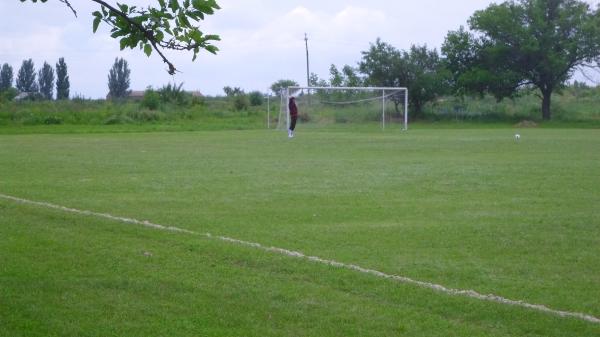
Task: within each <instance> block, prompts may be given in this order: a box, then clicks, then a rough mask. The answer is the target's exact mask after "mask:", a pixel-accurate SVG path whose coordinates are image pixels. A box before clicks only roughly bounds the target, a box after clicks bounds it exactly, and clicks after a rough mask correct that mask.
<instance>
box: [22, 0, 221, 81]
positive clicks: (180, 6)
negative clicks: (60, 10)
mask: <svg viewBox="0 0 600 337" xmlns="http://www.w3.org/2000/svg"><path fill="white" fill-rule="evenodd" d="M20 1H21V2H25V1H28V0H20ZM30 1H32V2H38V0H30ZM89 1H92V2H95V3H97V4H99V5H100V10H99V11H96V12H94V13H93V14H92V15H93V16H94V21H93V30H94V32H96V30H97V29H98V26H99V25H100V23H101V22H104V23H105V24H106V25H108V26H109V27H110V29H111V36H112V37H113V38H115V39H119V42H120V46H121V49H125V48H131V49H133V48H136V47H139V48H140V49H143V50H144V52H145V53H146V54H147V55H148V56H150V54H151V53H152V51H156V52H157V53H158V54H159V55H160V57H161V58H162V60H163V62H165V63H166V64H167V66H168V72H169V73H170V74H174V73H175V71H176V68H175V66H174V65H173V64H172V63H171V62H170V61H169V60H168V59H167V58H166V57H165V55H164V54H163V51H162V50H163V49H171V50H187V51H192V52H193V60H195V59H196V56H197V55H198V53H199V51H200V50H201V49H204V50H206V51H208V52H210V53H213V54H215V53H216V52H217V51H218V48H217V47H216V46H214V45H213V44H212V43H213V41H218V40H220V38H219V36H218V35H211V34H204V33H203V32H202V31H201V30H200V29H199V28H198V27H197V23H199V22H200V21H201V20H204V18H205V16H206V15H210V14H213V13H214V12H215V10H217V9H220V7H219V5H217V3H216V1H215V0H157V2H158V3H157V4H156V5H154V6H148V7H138V6H132V5H128V4H125V3H117V4H116V5H111V4H110V3H109V2H108V1H103V0H89ZM39 2H47V0H39ZM60 2H62V3H64V4H66V5H67V6H68V7H69V8H70V9H71V10H72V11H73V13H74V14H75V15H77V12H76V10H75V8H73V6H72V5H71V3H70V0H60Z"/></svg>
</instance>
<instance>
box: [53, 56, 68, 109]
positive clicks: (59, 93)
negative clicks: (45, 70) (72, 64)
mask: <svg viewBox="0 0 600 337" xmlns="http://www.w3.org/2000/svg"><path fill="white" fill-rule="evenodd" d="M70 87H71V84H70V83H69V75H68V71H67V63H66V62H65V59H64V58H63V57H61V58H60V59H58V63H56V99H57V100H61V99H69V90H70Z"/></svg>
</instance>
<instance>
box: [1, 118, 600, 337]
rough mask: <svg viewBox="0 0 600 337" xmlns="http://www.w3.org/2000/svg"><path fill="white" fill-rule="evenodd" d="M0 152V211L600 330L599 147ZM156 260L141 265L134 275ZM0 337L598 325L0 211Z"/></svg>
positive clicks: (63, 140)
mask: <svg viewBox="0 0 600 337" xmlns="http://www.w3.org/2000/svg"><path fill="white" fill-rule="evenodd" d="M514 132H515V130H514V129H502V128H488V129H463V130H455V129H421V128H417V129H415V130H413V131H409V132H407V133H401V132H368V131H364V130H363V131H361V132H355V131H353V130H343V129H340V130H335V131H306V132H304V131H303V130H302V129H300V130H299V131H298V136H297V138H294V139H292V140H288V139H287V138H285V136H284V135H283V134H282V133H279V132H274V131H217V132H171V133H118V134H71V135H65V134H63V135H35V134H33V135H3V136H0V144H1V146H0V158H2V160H1V161H0V172H2V174H1V175H0V193H4V194H9V195H14V196H18V197H22V198H27V199H32V200H39V201H47V202H52V203H56V204H60V205H65V206H68V207H74V208H80V209H88V210H93V211H97V212H106V213H110V214H114V215H119V216H126V217H133V218H137V219H148V220H151V221H153V222H156V223H160V224H165V225H174V226H178V227H181V228H186V229H190V230H194V231H198V232H201V233H204V232H210V233H213V234H220V235H226V236H230V237H235V238H238V239H243V240H248V241H255V242H260V243H262V244H264V245H267V246H277V247H283V248H287V249H292V250H300V251H302V252H304V253H306V254H310V255H317V256H320V257H323V258H328V259H334V260H337V261H340V262H345V263H353V264H358V265H361V266H363V267H366V268H372V269H377V270H380V271H383V272H386V273H389V274H397V275H403V276H407V277H411V278H414V279H418V280H422V281H428V282H434V283H439V284H443V285H445V286H448V287H452V288H460V289H474V290H476V291H478V292H480V293H485V294H487V293H493V294H496V295H500V296H504V297H507V298H511V299H518V300H524V301H527V302H530V303H537V304H544V305H547V306H550V307H552V308H554V309H560V310H568V311H577V312H583V313H586V314H590V315H594V316H596V317H598V316H600V302H599V301H598V298H600V287H598V284H600V260H599V259H598V256H599V255H600V210H599V208H598V205H600V194H599V193H598V191H599V190H600V176H599V175H598V169H600V153H599V152H598V148H600V130H580V129H525V130H520V131H519V132H520V133H521V135H522V138H521V141H520V142H518V143H517V142H515V141H514V139H513V134H514ZM144 252H151V253H152V256H144V254H143V253H144ZM0 260H1V261H3V263H1V264H0V304H1V305H0V326H4V327H6V328H5V329H0V336H1V335H2V334H4V335H5V336H19V335H23V336H47V335H60V336H68V335H73V336H81V335H86V336H96V335H97V336H101V335H102V336H106V335H140V336H161V335H169V336H192V335H200V336H202V335H210V336H232V335H233V336H298V335H303V336H304V335H306V336H323V335H327V336H396V335H406V336H439V335H444V336H525V335H527V336H591V335H598V334H600V325H598V324H592V323H586V322H582V321H579V320H576V319H568V318H559V317H555V316H552V315H548V314H543V313H538V312H535V311H532V310H528V309H523V308H517V307H510V306H504V305H500V304H494V303H487V302H480V301H477V300H473V299H467V298H460V297H452V296H448V295H445V294H441V293H437V292H434V291H431V290H426V289H420V288H417V287H414V286H410V285H403V284H398V283H396V282H393V281H389V280H382V279H378V278H375V277H373V276H369V275H361V274H357V273H356V272H352V271H346V270H340V269H338V268H333V267H328V266H321V265H317V264H314V263H311V262H308V261H303V260H297V259H293V258H289V257H283V256H278V255H276V254H273V253H267V252H262V251H257V250H254V249H252V248H245V247H237V246H235V245H231V244H227V243H223V242H219V241H212V240H209V239H206V238H203V237H194V236H190V235H186V234H174V233H168V232H161V231H156V230H151V229H146V228H139V227H136V226H131V225H123V224H120V223H115V222H111V221H105V220H99V219H94V218H91V217H86V216H76V215H70V214H63V213H59V212H57V211H53V210H46V209H40V208H37V207H32V206H26V205H17V204H15V203H14V202H10V201H6V200H2V199H0Z"/></svg>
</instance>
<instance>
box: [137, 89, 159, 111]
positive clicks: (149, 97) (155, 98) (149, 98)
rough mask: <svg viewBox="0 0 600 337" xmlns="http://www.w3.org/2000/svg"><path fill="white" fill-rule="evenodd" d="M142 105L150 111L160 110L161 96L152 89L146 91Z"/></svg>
mask: <svg viewBox="0 0 600 337" xmlns="http://www.w3.org/2000/svg"><path fill="white" fill-rule="evenodd" d="M140 105H141V106H142V107H144V108H148V109H150V110H156V109H158V106H159V105H160V94H159V93H158V92H156V91H155V90H154V89H152V88H148V89H146V91H145V92H144V97H143V98H142V102H141V103H140Z"/></svg>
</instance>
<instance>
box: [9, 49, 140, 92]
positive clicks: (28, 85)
mask: <svg viewBox="0 0 600 337" xmlns="http://www.w3.org/2000/svg"><path fill="white" fill-rule="evenodd" d="M55 69H56V71H55ZM130 76H131V70H130V69H129V65H128V63H127V61H126V60H125V59H123V58H116V59H115V62H114V64H113V66H112V67H111V69H110V70H109V72H108V92H109V93H108V96H109V97H110V98H124V97H127V95H129V93H130V92H131V90H129V87H130V84H131V80H130ZM13 82H14V86H13ZM55 88H56V100H66V99H69V95H70V89H71V84H70V81H69V75H68V67H67V63H66V62H65V59H64V58H63V57H61V58H60V59H59V60H58V62H57V63H56V67H55V68H52V66H51V65H50V64H48V62H44V65H43V66H42V68H41V69H40V70H39V71H37V72H36V70H35V64H34V62H33V60H32V59H28V60H24V61H23V63H22V64H21V67H20V68H19V71H18V72H17V76H16V80H15V78H14V71H13V68H12V66H11V65H9V64H8V63H4V64H3V65H2V67H1V68H0V97H1V98H4V99H5V100H8V101H10V100H13V99H15V98H17V97H19V94H24V95H23V96H22V97H19V99H27V100H53V99H54V89H55Z"/></svg>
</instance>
